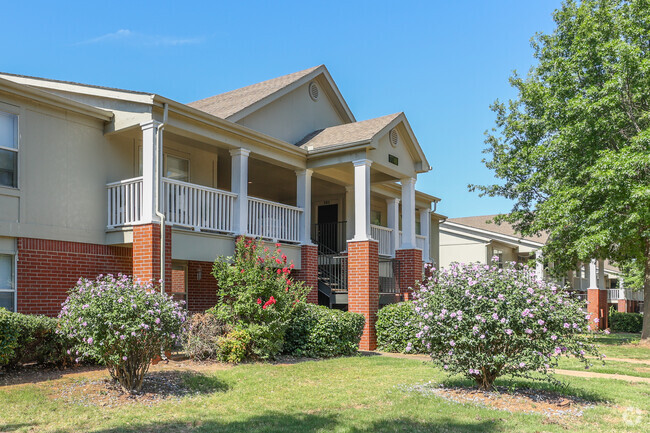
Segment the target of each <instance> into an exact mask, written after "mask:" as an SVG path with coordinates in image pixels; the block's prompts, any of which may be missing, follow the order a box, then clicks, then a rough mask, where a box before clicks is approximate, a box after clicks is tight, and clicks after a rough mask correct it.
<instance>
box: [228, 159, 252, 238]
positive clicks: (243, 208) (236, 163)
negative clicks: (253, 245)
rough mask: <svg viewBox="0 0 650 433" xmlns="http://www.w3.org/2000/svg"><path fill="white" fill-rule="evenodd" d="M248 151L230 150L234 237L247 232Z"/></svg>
mask: <svg viewBox="0 0 650 433" xmlns="http://www.w3.org/2000/svg"><path fill="white" fill-rule="evenodd" d="M249 154H250V150H248V149H243V148H239V149H232V150H231V151H230V156H231V158H232V170H231V178H230V180H231V190H232V192H234V193H235V194H237V198H235V203H234V209H233V231H234V232H235V234H236V235H245V234H247V232H248V155H249Z"/></svg>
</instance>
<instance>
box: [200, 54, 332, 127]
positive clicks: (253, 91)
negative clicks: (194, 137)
mask: <svg viewBox="0 0 650 433" xmlns="http://www.w3.org/2000/svg"><path fill="white" fill-rule="evenodd" d="M321 66H322V65H319V66H314V67H313V68H309V69H305V70H303V71H299V72H294V73H293V74H288V75H283V76H282V77H278V78H273V79H270V80H266V81H262V82H261V83H256V84H252V85H250V86H246V87H242V88H240V89H235V90H231V91H230V92H226V93H221V94H219V95H215V96H210V97H209V98H205V99H201V100H198V101H194V102H190V103H189V104H187V105H189V106H190V107H193V108H196V109H198V110H201V111H205V112H206V113H209V114H212V115H213V116H217V117H221V118H222V119H227V118H228V117H231V116H232V115H234V114H237V113H239V112H240V111H242V110H244V109H246V108H248V107H250V106H251V105H253V104H255V103H256V102H259V101H261V100H262V99H264V98H266V97H268V96H271V95H272V94H274V93H275V92H277V91H279V90H281V89H283V88H285V87H287V86H288V85H290V84H292V83H294V82H296V81H298V80H300V79H301V78H303V77H304V76H306V75H309V74H310V73H311V72H313V71H315V70H316V69H318V68H320V67H321Z"/></svg>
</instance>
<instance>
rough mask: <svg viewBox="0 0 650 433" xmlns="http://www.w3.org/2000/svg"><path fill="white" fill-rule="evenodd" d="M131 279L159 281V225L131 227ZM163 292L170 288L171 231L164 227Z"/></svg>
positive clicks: (169, 290) (168, 227) (168, 290)
mask: <svg viewBox="0 0 650 433" xmlns="http://www.w3.org/2000/svg"><path fill="white" fill-rule="evenodd" d="M133 278H135V279H137V278H140V280H142V281H153V282H154V283H155V284H158V282H159V281H160V224H157V223H152V224H142V225H137V226H134V227H133ZM165 286H166V287H165V291H167V292H169V293H171V286H172V229H171V227H170V226H166V227H165Z"/></svg>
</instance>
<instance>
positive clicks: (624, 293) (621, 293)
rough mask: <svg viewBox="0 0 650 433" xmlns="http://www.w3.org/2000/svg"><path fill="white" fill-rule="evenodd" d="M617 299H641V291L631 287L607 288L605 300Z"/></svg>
mask: <svg viewBox="0 0 650 433" xmlns="http://www.w3.org/2000/svg"><path fill="white" fill-rule="evenodd" d="M619 299H625V300H627V301H643V292H641V291H636V290H631V289H607V302H616V301H618V300H619Z"/></svg>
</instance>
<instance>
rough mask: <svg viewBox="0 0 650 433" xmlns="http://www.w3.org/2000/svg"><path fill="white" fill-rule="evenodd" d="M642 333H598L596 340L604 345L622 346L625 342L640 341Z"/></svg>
mask: <svg viewBox="0 0 650 433" xmlns="http://www.w3.org/2000/svg"><path fill="white" fill-rule="evenodd" d="M640 339H641V334H631V333H626V332H620V333H615V332H613V333H611V334H609V335H597V336H595V337H594V342H595V343H597V344H601V345H603V346H622V345H624V344H630V343H638V342H639V340H640Z"/></svg>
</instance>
